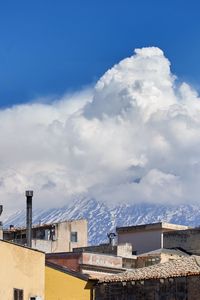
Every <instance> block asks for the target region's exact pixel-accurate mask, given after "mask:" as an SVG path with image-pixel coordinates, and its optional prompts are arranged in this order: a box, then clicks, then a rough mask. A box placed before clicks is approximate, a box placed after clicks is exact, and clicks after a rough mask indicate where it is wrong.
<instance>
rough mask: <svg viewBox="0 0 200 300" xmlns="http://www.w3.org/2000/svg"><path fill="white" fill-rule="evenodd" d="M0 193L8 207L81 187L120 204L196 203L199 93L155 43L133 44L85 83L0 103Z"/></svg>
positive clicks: (70, 194)
mask: <svg viewBox="0 0 200 300" xmlns="http://www.w3.org/2000/svg"><path fill="white" fill-rule="evenodd" d="M0 126H1V130H0V141H1V144H0V145H1V148H0V199H1V201H2V202H3V204H4V205H5V207H7V210H11V209H16V208H17V207H21V206H22V205H24V197H23V193H24V190H25V189H27V188H31V189H33V190H34V191H35V205H36V206H38V207H39V206H40V207H52V206H54V207H56V206H58V205H64V204H65V203H67V201H69V200H70V199H72V198H74V197H76V195H80V194H84V195H85V194H86V195H89V196H91V197H94V198H96V199H97V200H100V201H105V202H107V203H110V204H111V205H114V204H115V203H123V202H131V203H134V202H140V201H141V202H154V203H155V202H156V203H171V204H173V203H176V204H177V203H184V202H197V201H198V200H199V199H198V197H199V196H198V195H199V194H200V185H199V182H200V172H199V171H200V101H199V98H198V94H197V92H196V91H195V90H194V89H193V88H192V87H190V86H189V85H188V84H187V83H184V82H183V83H182V84H180V83H179V84H176V77H175V76H174V75H173V74H172V73H171V71H170V62H169V61H168V59H167V58H166V57H165V56H164V54H163V52H162V51H161V50H160V49H158V48H155V47H149V48H142V49H136V50H135V54H134V55H133V56H131V57H128V58H126V59H124V60H122V61H121V62H119V63H118V64H116V65H115V66H114V67H113V68H112V69H110V70H108V71H107V72H106V73H105V74H104V75H103V76H102V78H100V80H99V81H98V82H97V84H96V85H95V87H94V88H90V89H86V90H84V91H80V92H77V93H75V94H72V95H66V96H64V97H63V98H62V99H58V100H57V101H54V102H53V103H50V104H44V103H43V104H42V103H38V101H37V102H35V103H34V102H33V103H32V104H27V105H19V106H15V107H12V108H9V109H4V110H1V111H0Z"/></svg>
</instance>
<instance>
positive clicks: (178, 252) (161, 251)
mask: <svg viewBox="0 0 200 300" xmlns="http://www.w3.org/2000/svg"><path fill="white" fill-rule="evenodd" d="M160 254H169V255H182V256H188V255H189V254H188V253H186V252H185V251H181V250H180V249H166V248H160V249H156V250H153V251H150V252H146V253H142V254H140V255H138V257H143V256H151V255H160Z"/></svg>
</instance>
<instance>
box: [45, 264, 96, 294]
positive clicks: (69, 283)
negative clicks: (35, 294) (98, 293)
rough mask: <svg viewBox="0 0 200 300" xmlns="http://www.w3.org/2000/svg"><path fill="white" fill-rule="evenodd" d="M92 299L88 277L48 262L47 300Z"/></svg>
mask: <svg viewBox="0 0 200 300" xmlns="http://www.w3.org/2000/svg"><path fill="white" fill-rule="evenodd" d="M90 299H91V300H92V299H93V295H92V285H91V283H88V277H87V276H85V275H83V274H80V273H78V272H74V271H71V270H69V269H67V268H66V267H61V266H59V265H55V264H53V263H50V262H47V263H46V267H45V300H90Z"/></svg>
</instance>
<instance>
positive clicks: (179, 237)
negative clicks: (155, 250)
mask: <svg viewBox="0 0 200 300" xmlns="http://www.w3.org/2000/svg"><path fill="white" fill-rule="evenodd" d="M163 240H164V247H165V248H175V247H180V248H182V249H184V250H186V251H188V252H191V253H193V254H200V228H195V229H188V230H180V231H174V232H169V233H165V234H164V238H163Z"/></svg>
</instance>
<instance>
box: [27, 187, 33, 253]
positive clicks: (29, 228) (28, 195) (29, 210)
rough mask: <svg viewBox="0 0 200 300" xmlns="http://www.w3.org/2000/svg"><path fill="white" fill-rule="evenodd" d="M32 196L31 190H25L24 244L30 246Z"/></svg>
mask: <svg viewBox="0 0 200 300" xmlns="http://www.w3.org/2000/svg"><path fill="white" fill-rule="evenodd" d="M32 198H33V191H26V244H27V247H30V248H31V247H32Z"/></svg>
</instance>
